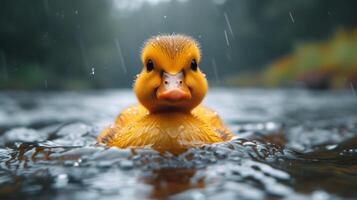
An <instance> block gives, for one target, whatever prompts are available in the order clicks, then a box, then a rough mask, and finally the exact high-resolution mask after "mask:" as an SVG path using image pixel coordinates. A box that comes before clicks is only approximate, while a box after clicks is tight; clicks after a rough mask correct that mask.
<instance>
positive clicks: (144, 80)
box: [98, 35, 232, 154]
mask: <svg viewBox="0 0 357 200" xmlns="http://www.w3.org/2000/svg"><path fill="white" fill-rule="evenodd" d="M142 60H143V63H144V65H146V66H144V69H143V71H142V72H141V74H140V75H139V76H138V79H137V80H136V82H135V92H136V95H137V97H138V99H139V102H140V103H139V105H136V106H132V107H129V108H127V109H125V110H124V111H123V112H122V113H121V114H120V115H119V116H118V117H117V119H116V121H115V124H114V126H112V127H110V128H107V129H105V130H104V131H103V132H102V133H101V135H100V136H99V137H98V141H99V142H100V143H105V144H107V145H108V146H116V147H119V148H144V147H150V148H153V149H155V150H157V151H159V152H165V151H168V152H171V153H174V154H179V153H182V152H184V151H186V150H187V149H188V148H191V147H197V146H201V145H203V144H212V143H216V142H222V141H226V140H228V139H230V138H231V137H232V134H231V133H230V132H229V131H228V130H227V129H226V128H225V127H224V126H223V123H222V121H221V119H220V118H219V116H218V115H217V114H216V112H214V111H212V110H210V109H208V108H206V107H202V106H199V104H200V103H201V101H202V99H203V97H204V95H205V93H206V91H207V81H206V79H205V76H204V74H202V73H201V72H200V70H199V69H198V68H197V63H198V62H199V60H200V52H199V49H198V45H197V43H196V42H195V41H194V40H192V38H190V37H187V36H182V35H172V36H158V37H155V38H153V39H150V40H149V41H148V42H147V43H146V45H145V46H144V49H143V53H142ZM197 61H198V62H197ZM196 62H197V63H196ZM154 66H155V67H154ZM186 66H188V67H186Z"/></svg>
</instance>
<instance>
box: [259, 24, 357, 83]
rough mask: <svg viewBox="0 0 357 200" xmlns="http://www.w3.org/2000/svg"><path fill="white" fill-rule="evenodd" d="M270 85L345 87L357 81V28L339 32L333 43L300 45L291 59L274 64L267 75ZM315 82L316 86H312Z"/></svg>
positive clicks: (265, 75)
mask: <svg viewBox="0 0 357 200" xmlns="http://www.w3.org/2000/svg"><path fill="white" fill-rule="evenodd" d="M264 78H265V80H266V83H267V84H268V85H270V86H289V85H290V86H291V85H293V84H296V83H297V82H301V83H303V84H305V85H307V86H308V87H309V86H311V87H315V86H316V87H318V86H319V85H321V84H322V83H321V81H324V82H325V83H326V84H327V86H328V87H329V86H331V87H344V86H346V85H348V86H349V82H353V83H354V82H356V81H357V29H354V30H352V31H338V32H337V33H336V34H335V35H334V36H333V37H332V38H331V39H330V40H327V41H326V42H319V43H306V44H300V45H299V46H298V47H297V48H295V50H294V51H293V52H292V53H291V54H290V55H288V56H285V57H284V58H281V59H278V60H277V61H275V62H273V64H271V65H270V66H269V67H268V69H267V70H266V71H265V72H264ZM312 82H314V83H312Z"/></svg>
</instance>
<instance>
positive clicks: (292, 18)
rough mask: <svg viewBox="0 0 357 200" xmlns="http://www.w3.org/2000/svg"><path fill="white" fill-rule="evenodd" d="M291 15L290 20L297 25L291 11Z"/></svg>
mask: <svg viewBox="0 0 357 200" xmlns="http://www.w3.org/2000/svg"><path fill="white" fill-rule="evenodd" d="M289 15H290V19H291V21H292V22H293V23H295V20H294V17H293V14H292V13H291V11H290V12H289Z"/></svg>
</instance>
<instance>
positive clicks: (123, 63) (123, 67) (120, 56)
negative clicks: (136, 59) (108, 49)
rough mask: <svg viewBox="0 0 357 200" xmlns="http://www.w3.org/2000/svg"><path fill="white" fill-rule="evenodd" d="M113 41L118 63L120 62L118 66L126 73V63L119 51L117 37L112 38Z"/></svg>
mask: <svg viewBox="0 0 357 200" xmlns="http://www.w3.org/2000/svg"><path fill="white" fill-rule="evenodd" d="M114 43H115V46H116V48H117V51H118V55H119V59H120V64H121V65H120V66H121V68H122V70H123V72H124V73H125V74H126V73H127V68H126V65H125V61H124V57H123V54H122V51H121V47H120V43H119V40H118V38H115V39H114Z"/></svg>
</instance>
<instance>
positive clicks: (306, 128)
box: [0, 89, 357, 200]
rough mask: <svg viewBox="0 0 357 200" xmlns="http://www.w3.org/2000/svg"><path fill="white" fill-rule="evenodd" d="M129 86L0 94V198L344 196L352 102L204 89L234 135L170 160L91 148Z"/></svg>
mask: <svg viewBox="0 0 357 200" xmlns="http://www.w3.org/2000/svg"><path fill="white" fill-rule="evenodd" d="M133 102H135V97H134V96H133V94H132V92H131V91H130V90H107V91H93V92H54V93H40V92H39V93H26V92H23V93H21V92H17V93H14V92H7V93H6V92H5V93H4V92H3V93H0V105H1V108H0V137H1V139H0V199H14V198H17V199H25V198H26V199H113V198H115V199H135V198H136V199H167V198H169V199H267V198H269V199H316V200H320V199H353V198H356V197H357V190H356V185H357V137H356V136H357V98H356V97H355V96H353V95H351V92H350V91H346V92H334V93H329V92H307V91H302V90H290V91H288V90H258V89H244V90H243V89H241V90H234V89H213V90H211V91H210V92H209V95H208V97H207V98H206V101H205V104H206V105H208V106H209V107H211V108H213V109H215V110H216V111H218V112H219V113H220V115H221V117H222V118H223V119H224V121H225V122H226V124H227V126H228V127H229V128H230V129H231V130H232V131H234V133H235V134H236V136H237V137H235V138H234V139H233V140H232V141H229V142H225V143H221V144H214V145H207V146H203V147H201V148H196V149H190V150H189V151H188V152H186V153H184V154H182V155H180V156H173V155H170V154H165V155H160V154H158V153H157V152H155V151H151V150H140V151H138V150H137V151H131V150H127V149H117V148H107V147H104V146H99V145H96V141H95V138H96V136H97V135H98V134H99V132H100V131H101V130H102V129H103V128H104V127H106V126H108V125H110V123H111V122H112V121H113V120H114V118H115V116H116V115H117V114H118V113H119V111H120V110H121V109H123V108H125V107H126V106H128V105H131V104H133Z"/></svg>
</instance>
